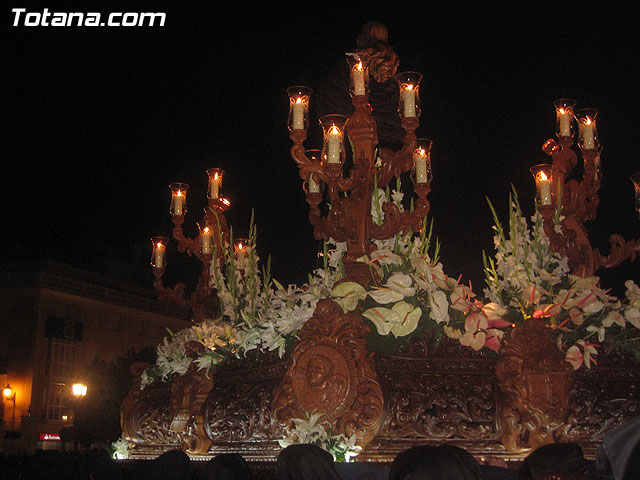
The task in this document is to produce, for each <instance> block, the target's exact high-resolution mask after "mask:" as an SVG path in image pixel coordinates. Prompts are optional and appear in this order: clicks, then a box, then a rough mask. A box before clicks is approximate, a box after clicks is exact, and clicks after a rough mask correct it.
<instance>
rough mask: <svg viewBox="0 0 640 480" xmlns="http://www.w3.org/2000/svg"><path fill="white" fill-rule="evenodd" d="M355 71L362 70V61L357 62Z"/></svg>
mask: <svg viewBox="0 0 640 480" xmlns="http://www.w3.org/2000/svg"><path fill="white" fill-rule="evenodd" d="M356 69H357V70H362V69H363V67H362V61H360V62H358V64H357V65H356Z"/></svg>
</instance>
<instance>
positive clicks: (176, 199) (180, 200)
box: [173, 190, 184, 215]
mask: <svg viewBox="0 0 640 480" xmlns="http://www.w3.org/2000/svg"><path fill="white" fill-rule="evenodd" d="M183 205H184V195H183V194H182V190H178V191H177V192H176V194H175V195H174V196H173V214H174V215H182V207H183Z"/></svg>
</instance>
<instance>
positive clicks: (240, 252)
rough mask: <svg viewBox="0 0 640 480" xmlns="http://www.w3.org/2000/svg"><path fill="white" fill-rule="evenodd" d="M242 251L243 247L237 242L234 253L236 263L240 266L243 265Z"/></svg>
mask: <svg viewBox="0 0 640 480" xmlns="http://www.w3.org/2000/svg"><path fill="white" fill-rule="evenodd" d="M244 250H245V246H244V245H243V244H242V242H239V243H238V245H237V246H236V252H237V254H238V263H239V264H240V265H242V264H244Z"/></svg>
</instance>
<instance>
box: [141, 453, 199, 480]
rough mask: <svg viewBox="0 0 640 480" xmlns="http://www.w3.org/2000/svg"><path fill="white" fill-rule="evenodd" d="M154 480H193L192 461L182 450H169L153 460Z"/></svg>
mask: <svg viewBox="0 0 640 480" xmlns="http://www.w3.org/2000/svg"><path fill="white" fill-rule="evenodd" d="M151 478H153V480H191V479H192V473H191V461H190V460H189V455H187V454H186V453H184V452H183V451H182V450H169V451H167V452H164V453H163V454H162V455H160V456H159V457H158V458H156V459H155V460H153V462H152V465H151Z"/></svg>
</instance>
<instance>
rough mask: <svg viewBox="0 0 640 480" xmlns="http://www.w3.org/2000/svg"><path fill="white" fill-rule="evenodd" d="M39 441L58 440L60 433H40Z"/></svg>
mask: <svg viewBox="0 0 640 480" xmlns="http://www.w3.org/2000/svg"><path fill="white" fill-rule="evenodd" d="M40 441H41V442H42V441H48V442H59V441H60V434H59V433H41V434H40Z"/></svg>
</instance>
